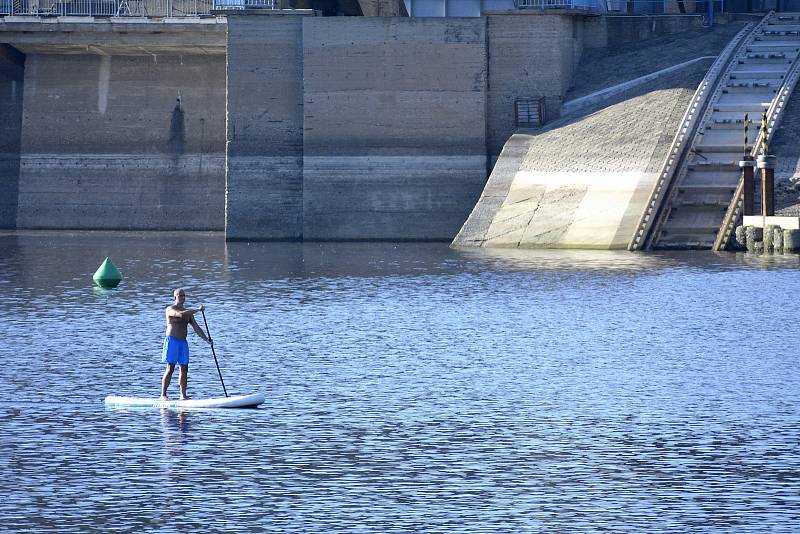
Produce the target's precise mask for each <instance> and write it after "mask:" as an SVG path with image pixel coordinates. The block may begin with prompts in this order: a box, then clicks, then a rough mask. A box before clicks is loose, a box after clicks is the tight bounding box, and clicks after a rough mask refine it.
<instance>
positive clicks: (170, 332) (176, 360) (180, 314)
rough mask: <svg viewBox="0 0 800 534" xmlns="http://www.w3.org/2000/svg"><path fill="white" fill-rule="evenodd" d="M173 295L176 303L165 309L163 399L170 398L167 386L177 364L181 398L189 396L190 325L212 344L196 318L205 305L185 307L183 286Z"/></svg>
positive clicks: (162, 358)
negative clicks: (165, 333)
mask: <svg viewBox="0 0 800 534" xmlns="http://www.w3.org/2000/svg"><path fill="white" fill-rule="evenodd" d="M172 296H173V297H175V304H173V305H172V306H167V309H166V310H165V311H164V314H165V316H166V318H167V335H166V337H165V338H164V352H163V354H162V356H161V363H166V364H167V368H166V370H165V371H164V376H163V377H162V378H161V400H168V399H169V397H167V388H168V387H169V383H170V381H171V380H172V372H173V371H175V364H177V365H178V367H179V369H180V373H179V374H178V384H179V385H180V389H181V400H186V399H187V398H188V397H187V396H186V386H187V384H188V382H189V343H188V342H187V341H186V334H187V333H188V326H189V325H192V328H194V331H195V332H197V335H198V336H200V337H201V338H202V339H203V341H205V342H206V343H208V344H209V345H211V340H210V339H208V336H206V334H205V332H203V329H202V328H200V327H199V326H198V325H197V321H195V320H194V314H195V313H200V312H202V311H203V310H204V309H205V308H204V307H203V306H200V307H199V308H184V307H183V303H184V302H185V301H186V293H185V292H184V291H183V289H181V288H178V289H176V290H175V291H173V292H172Z"/></svg>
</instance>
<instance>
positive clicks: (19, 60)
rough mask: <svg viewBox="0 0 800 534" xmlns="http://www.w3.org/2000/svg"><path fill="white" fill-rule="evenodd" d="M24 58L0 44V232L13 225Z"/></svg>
mask: <svg viewBox="0 0 800 534" xmlns="http://www.w3.org/2000/svg"><path fill="white" fill-rule="evenodd" d="M24 76H25V56H24V55H23V54H21V53H20V52H19V51H18V50H16V49H14V48H13V47H11V46H8V45H2V44H0V95H2V98H0V228H15V227H16V225H17V196H18V193H19V156H20V141H21V139H22V94H23V88H24Z"/></svg>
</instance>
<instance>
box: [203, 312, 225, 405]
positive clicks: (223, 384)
mask: <svg viewBox="0 0 800 534" xmlns="http://www.w3.org/2000/svg"><path fill="white" fill-rule="evenodd" d="M200 313H202V314H203V324H204V325H206V335H207V336H208V340H209V341H211V354H213V355H214V365H216V366H217V373H219V381H220V383H221V384H222V391H223V392H224V393H225V396H226V397H227V396H228V390H227V389H225V381H224V380H222V371H220V370H219V362H217V351H215V350H214V342H213V340H212V339H211V331H210V330H209V329H208V321H206V312H205V310H200Z"/></svg>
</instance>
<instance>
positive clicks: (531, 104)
mask: <svg viewBox="0 0 800 534" xmlns="http://www.w3.org/2000/svg"><path fill="white" fill-rule="evenodd" d="M514 116H515V118H516V121H517V128H538V127H540V126H541V125H542V124H544V121H545V116H546V115H545V108H544V98H518V99H516V100H515V101H514Z"/></svg>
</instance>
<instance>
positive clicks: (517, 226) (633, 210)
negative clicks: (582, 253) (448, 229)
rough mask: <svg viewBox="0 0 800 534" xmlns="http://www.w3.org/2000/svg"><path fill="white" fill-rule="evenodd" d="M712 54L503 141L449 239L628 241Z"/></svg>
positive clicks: (488, 242)
mask: <svg viewBox="0 0 800 534" xmlns="http://www.w3.org/2000/svg"><path fill="white" fill-rule="evenodd" d="M710 63H711V61H710V60H706V61H702V62H698V63H696V64H694V65H692V66H691V67H688V68H687V69H684V70H681V71H679V72H675V73H671V74H670V75H669V76H666V77H664V78H662V79H659V80H657V81H655V82H651V83H648V84H646V85H642V86H639V87H637V88H635V89H632V90H631V91H630V92H628V93H625V94H622V95H620V96H619V97H618V98H617V99H616V101H610V102H608V103H607V104H605V105H606V107H604V108H602V109H599V110H596V111H595V112H593V113H590V114H588V115H580V116H573V117H565V118H563V119H561V120H559V121H558V122H555V123H553V124H551V125H549V126H548V127H547V128H546V129H545V130H544V131H542V132H540V133H517V134H515V135H514V136H512V137H511V139H509V141H508V142H507V143H506V145H505V147H504V149H503V151H502V153H501V155H500V158H499V159H498V161H497V163H496V165H495V167H494V169H493V171H492V174H491V176H490V177H489V181H488V183H487V185H486V187H485V189H484V191H483V194H482V196H481V198H480V200H479V201H478V204H477V205H476V206H475V209H474V210H473V212H472V214H471V215H470V217H469V219H468V220H467V222H466V223H465V224H464V226H463V227H462V229H461V231H460V232H459V234H458V236H456V238H455V240H454V241H453V246H483V247H520V248H590V249H624V248H627V246H628V244H629V242H630V237H631V235H632V234H633V231H634V230H635V227H636V224H637V221H638V220H639V217H640V215H641V213H642V211H643V209H644V205H645V202H646V201H647V198H648V196H649V194H650V191H651V189H652V187H653V183H654V181H655V178H656V176H657V173H658V171H659V169H660V167H661V165H662V163H663V160H664V154H665V153H666V151H667V149H668V147H669V146H670V144H671V142H672V140H673V137H674V135H675V131H676V130H677V128H678V125H679V124H680V121H681V119H682V117H683V115H684V112H685V110H686V108H687V105H688V103H689V101H690V100H691V98H692V95H693V94H694V92H695V89H696V87H697V85H698V83H699V82H700V80H701V79H702V78H703V75H704V73H705V72H706V70H707V69H708V67H709V65H710Z"/></svg>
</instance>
